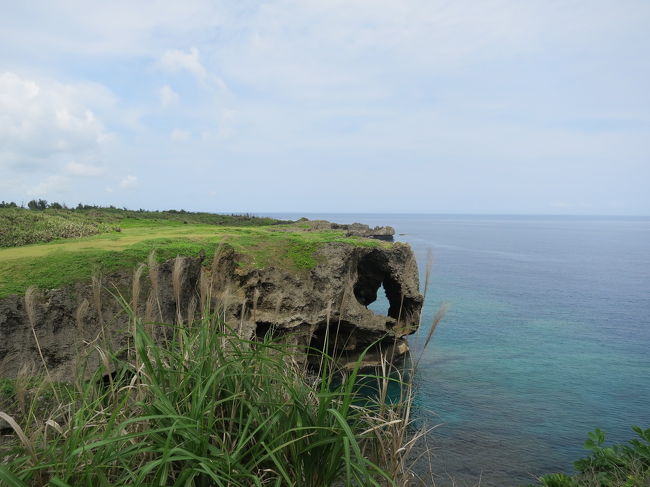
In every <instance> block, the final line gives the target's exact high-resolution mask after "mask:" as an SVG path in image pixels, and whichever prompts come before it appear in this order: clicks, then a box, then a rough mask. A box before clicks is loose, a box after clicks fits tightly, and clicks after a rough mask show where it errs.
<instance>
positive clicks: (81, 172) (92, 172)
mask: <svg viewBox="0 0 650 487" xmlns="http://www.w3.org/2000/svg"><path fill="white" fill-rule="evenodd" d="M64 170H65V171H66V172H67V173H68V174H70V175H72V176H101V175H102V174H104V173H105V172H106V170H105V169H104V168H103V167H97V166H92V165H90V164H82V163H80V162H75V161H71V162H69V163H67V164H66V165H65V168H64Z"/></svg>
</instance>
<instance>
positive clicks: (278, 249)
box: [0, 209, 390, 297]
mask: <svg viewBox="0 0 650 487" xmlns="http://www.w3.org/2000/svg"><path fill="white" fill-rule="evenodd" d="M62 211H63V212H66V211H67V212H68V216H70V215H72V217H71V218H73V219H74V218H77V217H79V215H75V213H76V212H77V211H79V210H75V211H71V210H62ZM62 211H61V210H59V211H53V212H52V213H51V214H49V210H48V211H45V212H38V211H30V210H23V209H0V230H2V232H3V233H8V232H10V231H13V232H14V233H21V234H23V235H26V236H27V237H28V238H37V237H35V236H30V228H32V227H30V225H31V222H32V221H33V219H34V218H35V217H34V215H36V218H40V219H43V220H45V221H46V222H45V226H47V225H48V224H49V223H48V221H51V220H52V219H55V220H58V219H59V218H60V216H61V214H62ZM20 212H22V213H20ZM119 212H122V213H119ZM9 213H12V214H13V216H15V214H16V213H18V218H2V217H3V216H4V217H7V215H8V214H9ZM82 213H83V214H81V216H80V217H79V218H80V219H79V222H82V224H83V225H87V226H92V225H96V226H97V227H98V228H100V229H101V231H100V232H98V233H96V234H93V235H89V236H84V237H79V238H65V239H64V238H59V239H56V240H52V241H49V242H45V243H36V244H31V245H21V246H11V247H5V248H0V297H5V296H9V295H13V294H22V293H24V292H25V291H26V289H27V288H28V287H29V286H32V285H35V286H37V287H40V288H56V287H60V286H62V285H65V284H70V283H73V282H75V281H80V280H84V279H88V278H90V277H91V275H92V274H93V273H94V272H100V273H109V272H113V271H118V270H120V269H128V268H130V267H133V266H135V265H136V264H138V263H140V262H143V261H145V260H146V258H147V256H148V254H149V253H150V251H151V250H152V249H155V250H156V254H157V256H158V259H159V260H161V261H164V260H167V259H171V258H173V257H175V256H176V255H184V256H190V257H192V256H198V255H199V254H200V252H201V251H204V252H205V254H206V256H208V257H211V256H212V254H213V252H214V249H215V248H216V247H217V246H218V245H220V244H222V243H225V244H227V245H230V246H232V247H233V248H234V250H235V251H236V252H237V253H238V254H240V261H239V265H240V266H241V267H242V268H264V267H268V266H275V267H279V268H282V269H285V270H288V271H291V272H297V273H299V272H305V271H307V270H309V269H311V268H313V267H314V266H316V265H317V264H318V261H317V255H316V251H317V250H318V249H319V247H321V246H322V245H324V244H325V243H328V242H345V243H347V244H350V245H356V246H379V245H390V244H387V243H385V242H380V241H377V240H370V239H363V238H348V237H345V236H344V234H343V232H341V231H308V229H309V225H308V224H306V223H305V222H299V223H281V222H277V221H276V220H272V219H259V218H255V217H250V216H243V217H237V216H226V215H215V217H216V218H215V219H213V220H214V221H213V222H212V223H201V222H202V221H203V222H207V221H210V217H209V215H210V214H194V213H169V212H165V213H158V212H144V214H143V215H142V218H138V216H139V212H131V211H128V212H127V211H124V210H114V209H110V210H108V211H107V212H106V214H104V213H103V212H102V211H101V210H94V211H88V212H82ZM93 215H94V216H93ZM120 215H121V216H123V217H125V218H122V219H119V218H117V216H120ZM196 215H199V216H196ZM164 216H168V217H169V218H165V217H164ZM154 217H158V218H154ZM181 217H183V218H181ZM75 221H76V220H75ZM80 224H81V223H80ZM16 225H19V226H20V225H22V228H20V229H19V230H16V229H15V228H13V227H15V226H16ZM102 225H103V226H102ZM33 228H35V230H34V232H38V230H39V228H42V227H33ZM115 228H119V230H120V231H115V230H114V229H115ZM12 229H13V230H12ZM208 262H209V259H207V261H206V263H208Z"/></svg>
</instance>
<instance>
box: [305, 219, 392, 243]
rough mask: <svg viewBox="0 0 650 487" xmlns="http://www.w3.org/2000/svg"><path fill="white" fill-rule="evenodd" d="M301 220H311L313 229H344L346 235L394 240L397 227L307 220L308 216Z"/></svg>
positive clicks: (311, 228)
mask: <svg viewBox="0 0 650 487" xmlns="http://www.w3.org/2000/svg"><path fill="white" fill-rule="evenodd" d="M301 221H305V222H309V223H310V230H312V231H321V230H344V231H345V236H346V237H365V238H374V239H377V240H385V241H387V242H392V241H393V236H394V235H395V229H394V228H393V227H390V226H385V227H374V228H372V227H370V226H368V225H366V224H364V223H350V224H341V223H332V222H328V221H326V220H307V219H306V218H303V219H302V220H301Z"/></svg>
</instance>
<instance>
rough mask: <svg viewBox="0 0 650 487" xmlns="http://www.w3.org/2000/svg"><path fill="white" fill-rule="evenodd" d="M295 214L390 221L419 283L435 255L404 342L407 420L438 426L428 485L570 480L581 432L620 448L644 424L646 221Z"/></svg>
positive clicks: (647, 399)
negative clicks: (409, 384)
mask: <svg viewBox="0 0 650 487" xmlns="http://www.w3.org/2000/svg"><path fill="white" fill-rule="evenodd" d="M287 216H288V217H289V216H293V217H297V216H302V215H287ZM305 216H307V217H308V218H312V219H313V218H325V219H329V220H332V221H337V222H340V223H350V222H354V221H359V222H363V223H368V224H370V225H391V226H393V227H395V228H396V230H397V232H398V233H400V234H403V235H400V236H398V239H399V240H401V241H405V242H408V243H410V244H411V245H412V246H413V248H414V250H415V252H416V254H417V257H418V263H419V264H420V266H421V272H422V275H423V273H424V266H425V263H426V253H427V249H431V251H432V253H433V257H434V266H433V273H432V276H431V284H430V288H429V293H428V296H427V300H426V302H425V307H424V313H423V326H422V327H421V332H420V333H418V334H417V335H416V336H414V337H412V338H411V339H410V342H411V345H412V349H413V351H414V354H415V355H416V356H418V355H419V354H420V353H422V360H421V363H420V368H419V370H418V372H417V375H416V377H415V381H416V386H417V396H416V402H417V412H416V413H417V416H418V418H419V419H420V420H422V421H426V422H427V423H428V424H430V425H437V424H439V425H440V426H438V427H437V428H436V429H435V430H434V431H432V432H431V433H430V434H429V437H428V443H429V445H430V446H432V447H433V451H434V456H433V458H432V466H433V469H434V471H435V472H436V473H437V474H438V475H439V480H438V482H437V485H452V481H451V480H450V479H449V477H453V479H454V481H455V485H458V486H462V485H474V484H476V483H477V482H478V481H479V479H480V480H481V486H514V485H520V484H523V483H526V482H531V481H532V480H534V477H535V476H536V475H539V474H542V473H545V472H550V471H567V472H570V471H571V469H572V462H573V461H574V460H575V459H577V458H578V457H579V456H581V455H582V454H583V452H584V451H583V450H582V443H583V441H584V439H585V437H586V434H587V432H588V431H591V430H593V429H594V428H596V427H599V428H601V429H603V430H604V431H605V432H606V433H607V436H608V439H610V440H613V441H625V440H627V439H630V438H631V437H632V436H633V433H632V432H631V430H630V426H632V425H639V426H642V427H645V428H648V427H650V219H648V218H623V217H616V218H614V217H612V218H607V217H542V216H539V217H530V216H526V217H523V216H522V217H519V216H517V217H515V216H512V217H509V216H498V217H497V216H441V215H332V214H329V215H305ZM421 281H422V283H423V282H424V278H423V277H422V279H421ZM442 302H447V303H448V304H449V311H448V313H447V315H446V317H445V319H444V320H443V321H442V323H441V324H440V326H439V328H438V329H437V330H436V334H435V336H434V339H433V341H432V343H431V344H430V345H429V347H428V348H427V349H426V350H424V351H422V350H421V344H422V341H423V336H426V332H427V330H428V327H429V324H430V322H431V319H432V317H433V314H434V313H435V311H436V310H437V308H438V307H439V305H440V304H441V303H442ZM373 306H375V307H376V309H377V310H384V309H385V308H387V302H386V301H385V299H384V298H382V299H378V301H377V302H376V303H374V304H373Z"/></svg>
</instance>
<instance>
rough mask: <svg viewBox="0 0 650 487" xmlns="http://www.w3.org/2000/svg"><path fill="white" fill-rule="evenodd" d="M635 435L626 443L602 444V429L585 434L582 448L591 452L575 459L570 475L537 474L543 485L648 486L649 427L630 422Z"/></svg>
mask: <svg viewBox="0 0 650 487" xmlns="http://www.w3.org/2000/svg"><path fill="white" fill-rule="evenodd" d="M632 430H633V431H634V432H635V433H636V434H637V436H638V438H635V439H632V440H630V441H629V442H628V443H627V444H625V445H612V446H604V443H605V433H603V432H602V431H601V430H600V429H596V430H595V431H592V432H590V433H589V434H588V438H587V440H586V441H585V444H584V446H585V448H586V449H587V450H590V451H591V453H590V454H589V455H588V456H587V457H585V458H581V459H580V460H578V461H577V462H575V463H574V466H575V469H576V471H577V473H576V474H575V475H574V476H572V477H570V476H568V475H565V474H561V473H556V474H549V475H544V476H543V477H541V478H540V485H542V486H544V487H647V486H648V485H650V428H648V429H646V430H644V429H642V428H639V427H638V426H633V427H632Z"/></svg>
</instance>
